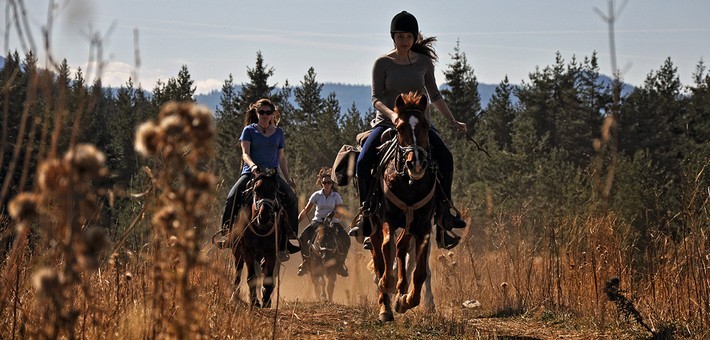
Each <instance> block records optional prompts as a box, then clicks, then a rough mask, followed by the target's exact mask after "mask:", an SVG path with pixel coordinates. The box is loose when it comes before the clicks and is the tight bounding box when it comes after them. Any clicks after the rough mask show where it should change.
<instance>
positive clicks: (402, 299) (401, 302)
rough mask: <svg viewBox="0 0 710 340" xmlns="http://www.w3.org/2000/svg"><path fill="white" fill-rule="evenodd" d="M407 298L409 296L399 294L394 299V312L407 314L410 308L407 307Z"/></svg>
mask: <svg viewBox="0 0 710 340" xmlns="http://www.w3.org/2000/svg"><path fill="white" fill-rule="evenodd" d="M406 298H407V295H406V294H405V295H402V294H399V293H398V294H397V296H396V297H395V298H394V310H395V311H396V312H397V313H404V312H406V311H407V310H408V309H409V308H408V307H407V305H406V301H407V300H406Z"/></svg>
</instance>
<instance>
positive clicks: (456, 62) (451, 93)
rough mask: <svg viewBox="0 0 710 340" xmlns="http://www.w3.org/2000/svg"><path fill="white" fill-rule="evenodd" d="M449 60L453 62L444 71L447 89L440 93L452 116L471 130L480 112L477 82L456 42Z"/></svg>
mask: <svg viewBox="0 0 710 340" xmlns="http://www.w3.org/2000/svg"><path fill="white" fill-rule="evenodd" d="M451 59H452V60H453V61H452V63H451V64H449V69H448V70H446V71H444V76H445V77H446V84H447V85H448V88H447V89H445V90H443V91H442V95H443V96H444V98H446V104H447V106H448V107H449V109H450V110H451V112H452V113H453V114H454V116H455V117H456V118H457V119H458V120H459V121H462V122H464V123H466V124H467V125H468V128H469V129H471V130H473V129H474V127H475V124H476V120H477V118H478V114H479V113H480V111H481V98H480V95H479V94H478V80H477V79H476V76H475V75H474V74H473V69H472V68H471V66H470V65H469V64H468V60H467V59H466V54H465V53H464V52H461V49H460V46H459V41H458V40H457V41H456V47H454V54H453V55H451Z"/></svg>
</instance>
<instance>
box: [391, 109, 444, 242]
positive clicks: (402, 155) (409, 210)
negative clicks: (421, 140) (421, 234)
mask: <svg viewBox="0 0 710 340" xmlns="http://www.w3.org/2000/svg"><path fill="white" fill-rule="evenodd" d="M404 112H415V113H418V114H419V115H418V116H419V117H423V112H422V111H421V110H417V109H408V110H405V111H404ZM410 126H411V128H412V137H413V143H412V145H408V146H402V145H401V144H400V142H399V137H397V141H396V142H395V143H396V145H397V148H396V151H395V152H396V154H395V171H396V172H397V176H405V175H408V176H409V184H410V185H411V184H412V183H413V181H415V180H419V179H421V178H422V177H423V175H422V177H419V178H412V176H411V169H409V168H407V169H405V167H404V164H405V163H406V159H407V155H408V154H409V153H414V157H415V162H416V163H419V164H421V167H422V169H421V172H422V174H426V173H427V171H430V172H431V170H432V169H429V168H428V167H429V163H431V162H430V157H431V152H429V150H427V149H426V148H424V147H422V146H420V145H418V144H417V139H416V134H415V124H411V123H410ZM427 133H428V131H427ZM419 156H422V157H423V158H424V159H423V160H420V159H419ZM430 175H431V176H435V174H433V173H430ZM436 183H437V181H436V180H434V181H432V186H431V190H429V193H427V195H426V196H424V197H423V198H422V199H421V200H419V201H417V202H415V203H413V204H411V205H409V204H407V203H405V202H404V201H403V200H402V199H401V198H399V197H398V196H397V195H395V193H394V192H392V190H391V189H390V188H389V186H388V185H387V183H386V182H385V179H384V177H383V178H382V187H383V191H384V194H385V198H387V199H388V200H389V201H390V202H392V204H394V205H395V206H397V207H398V208H399V209H401V210H402V211H403V212H404V215H405V228H404V229H405V232H408V231H409V227H410V226H411V224H412V222H413V221H414V211H415V210H417V209H419V208H422V207H424V206H425V205H427V204H428V203H429V202H430V201H431V200H432V199H433V198H434V194H435V193H436Z"/></svg>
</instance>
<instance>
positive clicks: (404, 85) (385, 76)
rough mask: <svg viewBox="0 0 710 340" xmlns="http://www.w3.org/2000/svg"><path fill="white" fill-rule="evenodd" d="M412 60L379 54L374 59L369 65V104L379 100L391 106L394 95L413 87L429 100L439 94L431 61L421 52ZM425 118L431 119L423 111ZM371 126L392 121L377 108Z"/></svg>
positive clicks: (387, 123) (392, 107)
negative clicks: (402, 60) (406, 60)
mask: <svg viewBox="0 0 710 340" xmlns="http://www.w3.org/2000/svg"><path fill="white" fill-rule="evenodd" d="M417 56H418V58H417V61H416V62H414V63H413V64H407V65H400V64H397V63H396V62H395V61H394V60H393V59H392V58H391V57H389V56H386V55H384V56H381V57H379V58H377V60H375V64H374V65H373V67H372V104H373V105H374V104H375V102H376V101H378V100H379V101H381V102H382V103H383V104H385V105H386V106H387V107H388V108H390V109H394V103H395V100H396V99H397V96H398V95H400V94H402V93H407V92H410V91H416V92H419V93H420V94H426V95H427V96H429V101H431V102H435V101H437V100H439V99H440V98H441V93H440V92H439V89H438V88H437V87H436V79H435V78H434V63H433V62H432V60H431V59H430V58H429V57H427V56H426V55H424V54H418V55H417ZM427 119H429V121H431V118H430V117H429V115H428V113H427ZM370 125H372V126H373V127H375V126H377V125H388V126H391V125H392V122H391V121H390V120H389V119H387V117H386V116H385V115H383V114H382V113H381V112H379V111H377V113H376V115H375V118H374V119H373V120H372V121H371V122H370Z"/></svg>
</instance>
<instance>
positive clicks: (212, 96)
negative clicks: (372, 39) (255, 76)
mask: <svg viewBox="0 0 710 340" xmlns="http://www.w3.org/2000/svg"><path fill="white" fill-rule="evenodd" d="M611 80H612V79H611V78H609V77H607V76H604V75H602V76H600V79H599V81H600V83H602V84H604V85H608V84H611ZM496 87H498V84H496V85H493V84H481V83H479V84H478V94H479V96H480V97H481V108H484V109H485V108H486V107H488V103H489V102H490V101H491V97H493V94H495V90H496ZM444 88H446V85H442V86H441V87H440V89H442V90H443V89H444ZM633 89H634V86H632V85H629V84H624V88H623V89H622V95H628V94H629V93H631V91H633ZM239 90H241V86H239V85H238V86H237V91H239ZM331 92H335V96H336V98H337V99H338V101H339V102H340V109H341V111H342V112H343V113H345V112H347V110H348V109H350V107H351V106H352V104H353V103H355V107H356V108H357V109H358V111H360V113H361V114H362V115H365V114H366V113H367V111H368V110H369V109H370V108H371V107H372V103H371V101H370V97H371V93H370V85H351V84H341V83H323V90H322V92H321V96H322V97H326V96H328V94H330V93H331ZM221 95H222V91H216V90H215V91H212V92H210V93H207V94H198V95H195V100H196V101H197V102H198V103H200V104H202V105H205V106H207V107H208V108H210V109H211V110H213V111H214V110H216V109H217V107H218V106H219V99H220V96H221ZM513 102H514V103H517V102H518V98H517V97H515V96H513ZM291 103H294V104H295V102H294V98H293V97H292V98H291Z"/></svg>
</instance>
